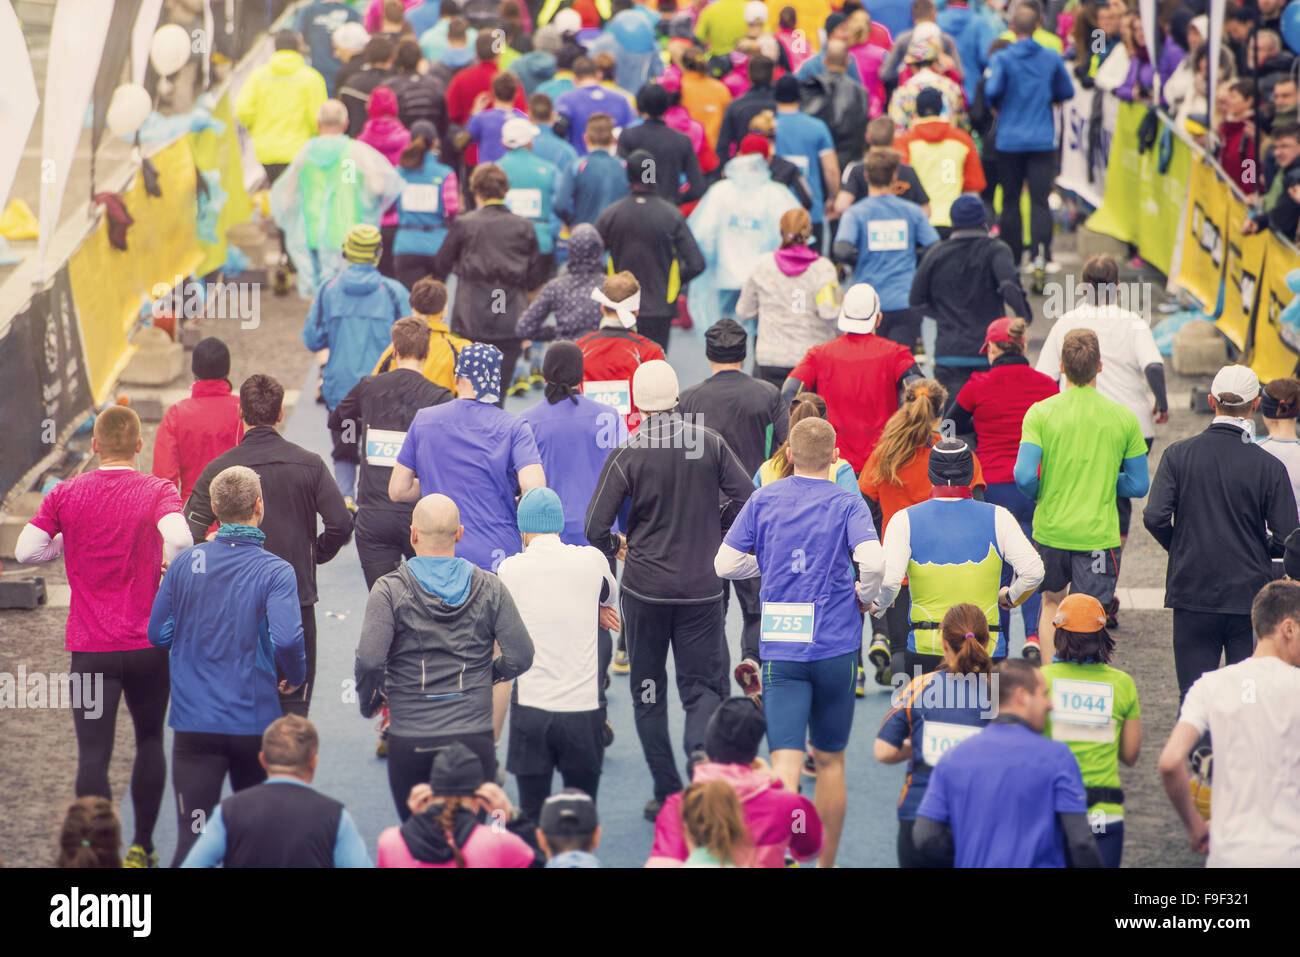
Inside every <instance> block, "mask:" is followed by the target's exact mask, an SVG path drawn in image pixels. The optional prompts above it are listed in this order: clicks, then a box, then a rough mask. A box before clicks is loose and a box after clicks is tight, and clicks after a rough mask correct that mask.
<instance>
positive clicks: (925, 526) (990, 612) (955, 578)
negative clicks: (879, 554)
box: [871, 439, 1043, 680]
mask: <svg viewBox="0 0 1300 957" xmlns="http://www.w3.org/2000/svg"><path fill="white" fill-rule="evenodd" d="M927 471H928V474H929V478H930V481H931V482H932V483H933V485H934V487H933V488H932V489H931V490H930V500H929V501H928V502H922V503H920V504H919V505H912V506H910V507H908V508H904V509H902V510H901V511H898V512H895V513H894V517H893V518H892V519H891V520H890V523H889V527H888V529H886V531H885V581H884V585H883V586H882V587H881V589H880V597H879V598H878V599H877V602H876V604H875V605H874V606H873V607H872V609H871V613H872V614H873V615H876V616H879V615H880V614H881V613H882V612H883V611H884V610H885V609H887V608H888V607H889V606H890V603H891V602H893V601H894V600H895V598H894V596H895V595H897V594H898V591H899V589H900V588H901V585H902V581H903V576H904V575H906V576H907V585H908V598H907V601H908V622H907V627H908V630H907V646H906V650H905V651H904V653H903V667H904V669H905V673H906V675H907V677H908V678H909V679H910V678H914V677H915V676H916V674H917V670H918V669H920V670H921V671H932V670H933V669H935V668H937V667H938V666H939V665H940V664H942V663H943V661H942V656H943V643H942V640H941V634H937V633H938V632H941V630H942V623H943V615H944V614H947V609H949V608H951V607H952V606H953V605H956V604H961V603H962V602H963V600H964V599H970V600H971V603H972V604H974V605H975V606H976V607H977V608H979V609H980V610H981V611H982V612H983V613H984V616H985V620H986V621H987V622H988V626H989V628H988V630H989V631H990V632H993V633H996V638H990V639H989V642H988V646H987V648H986V650H987V651H988V654H989V656H990V657H991V658H992V659H993V660H994V661H995V662H996V661H999V660H1001V659H1002V658H1005V657H1006V656H1007V652H1008V642H1007V635H1006V634H1004V633H1003V632H1002V630H1001V626H1000V625H999V623H998V609H1000V608H1001V609H1009V608H1014V607H1015V606H1016V605H1019V604H1020V603H1021V602H1023V601H1024V600H1025V599H1026V598H1028V597H1029V596H1030V595H1031V594H1033V592H1034V590H1035V589H1036V588H1038V586H1039V584H1040V583H1041V582H1042V580H1043V562H1042V560H1041V559H1040V558H1039V557H1038V553H1037V552H1036V551H1034V544H1033V542H1031V541H1030V540H1029V539H1028V538H1027V537H1026V536H1025V533H1024V532H1022V531H1021V530H1020V525H1019V523H1017V522H1016V520H1015V517H1014V516H1013V515H1012V514H1011V513H1010V512H1008V511H1007V510H1006V509H1005V508H1003V507H1002V506H1000V505H993V504H992V503H989V502H979V501H975V500H974V499H972V497H971V490H970V486H971V483H972V481H973V480H974V476H975V457H974V455H972V454H971V451H970V448H969V446H967V445H966V443H965V442H962V441H961V440H960V439H944V440H943V441H941V442H939V443H938V444H936V445H935V446H934V447H933V448H932V449H930V457H929V464H928V466H927ZM1004 564H1010V565H1011V567H1012V568H1013V569H1014V570H1015V578H1014V579H1013V580H1012V582H1011V584H1010V585H1006V586H1003V585H1002V584H1001V582H1002V567H1003V565H1004ZM890 638H891V650H892V646H893V645H894V644H896V643H897V639H896V637H895V635H894V633H893V632H892V631H891V633H890ZM871 651H872V653H873V654H872V661H873V662H874V663H875V664H876V667H877V672H879V668H880V662H879V661H878V660H877V656H876V655H875V654H874V653H875V652H876V644H875V643H874V642H873V643H872V648H871ZM877 680H879V677H878V678H877Z"/></svg>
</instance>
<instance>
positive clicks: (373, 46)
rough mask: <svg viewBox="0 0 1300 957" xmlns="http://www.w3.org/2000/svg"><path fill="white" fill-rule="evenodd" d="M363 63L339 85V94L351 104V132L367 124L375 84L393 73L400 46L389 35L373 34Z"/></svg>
mask: <svg viewBox="0 0 1300 957" xmlns="http://www.w3.org/2000/svg"><path fill="white" fill-rule="evenodd" d="M362 56H364V57H365V60H364V65H363V66H362V67H361V69H360V70H357V71H356V72H355V73H353V74H352V75H351V76H350V77H348V81H347V83H346V84H340V85H339V93H338V98H339V99H340V100H341V101H342V102H343V105H344V106H346V107H347V108H348V126H347V133H348V136H351V137H354V138H355V137H357V136H360V135H361V128H362V127H363V126H365V125H366V107H367V106H368V105H369V103H370V94H371V93H373V92H374V90H375V88H376V87H379V86H384V85H386V84H387V83H388V82H389V81H390V79H391V76H392V72H393V60H394V58H395V57H396V56H397V46H396V44H394V43H393V41H392V40H389V39H387V38H386V37H376V36H372V37H371V38H370V42H369V43H367V44H366V50H365V53H363V54H362Z"/></svg>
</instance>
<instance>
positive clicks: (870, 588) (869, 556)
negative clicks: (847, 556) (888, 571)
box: [853, 538, 885, 605]
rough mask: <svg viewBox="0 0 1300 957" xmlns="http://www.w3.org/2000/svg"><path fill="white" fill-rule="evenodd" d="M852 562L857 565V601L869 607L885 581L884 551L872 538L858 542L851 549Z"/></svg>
mask: <svg viewBox="0 0 1300 957" xmlns="http://www.w3.org/2000/svg"><path fill="white" fill-rule="evenodd" d="M853 560H854V561H855V562H857V563H858V584H859V587H858V589H857V591H858V600H859V601H861V602H862V603H863V604H866V605H869V604H871V602H872V601H873V600H874V599H875V598H876V596H877V595H879V594H880V586H881V583H882V582H883V581H884V580H885V550H884V548H883V547H881V544H880V542H878V541H876V540H875V539H874V538H873V539H870V540H868V541H865V542H860V543H859V544H858V546H857V547H856V548H855V549H853Z"/></svg>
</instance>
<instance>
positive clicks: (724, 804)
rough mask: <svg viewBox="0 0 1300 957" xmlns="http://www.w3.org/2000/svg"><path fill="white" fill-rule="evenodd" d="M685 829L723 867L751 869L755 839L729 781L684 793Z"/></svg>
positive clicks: (698, 783)
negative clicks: (748, 866) (748, 867)
mask: <svg viewBox="0 0 1300 957" xmlns="http://www.w3.org/2000/svg"><path fill="white" fill-rule="evenodd" d="M682 827H683V828H685V830H686V833H687V834H689V835H690V838H691V842H692V843H693V844H694V845H695V846H696V847H702V848H704V849H705V850H707V851H708V852H709V853H710V854H712V855H713V856H714V857H715V858H717V860H718V862H719V863H720V864H723V865H726V864H733V865H735V866H736V867H744V866H747V865H748V862H749V857H750V854H749V852H750V851H751V849H752V848H753V839H752V838H751V837H750V836H749V829H748V828H747V827H746V826H745V818H744V815H743V813H742V812H741V810H740V801H739V799H737V797H736V792H735V791H734V790H733V789H732V787H731V785H730V784H728V783H727V782H726V781H694V782H692V783H691V784H690V786H688V787H687V788H686V790H685V791H683V792H682Z"/></svg>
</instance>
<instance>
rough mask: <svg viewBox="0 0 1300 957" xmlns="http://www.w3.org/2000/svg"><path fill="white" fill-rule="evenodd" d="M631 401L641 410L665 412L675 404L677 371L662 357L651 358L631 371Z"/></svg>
mask: <svg viewBox="0 0 1300 957" xmlns="http://www.w3.org/2000/svg"><path fill="white" fill-rule="evenodd" d="M632 401H633V402H635V403H636V406H637V408H638V409H640V410H641V411H642V412H667V411H668V410H669V409H671V408H672V407H673V406H675V405H676V404H677V373H676V372H675V371H673V367H672V366H670V365H669V364H668V363H667V362H665V361H664V360H663V359H651V360H650V361H649V362H643V363H641V364H640V365H639V366H637V367H636V372H634V373H632Z"/></svg>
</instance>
